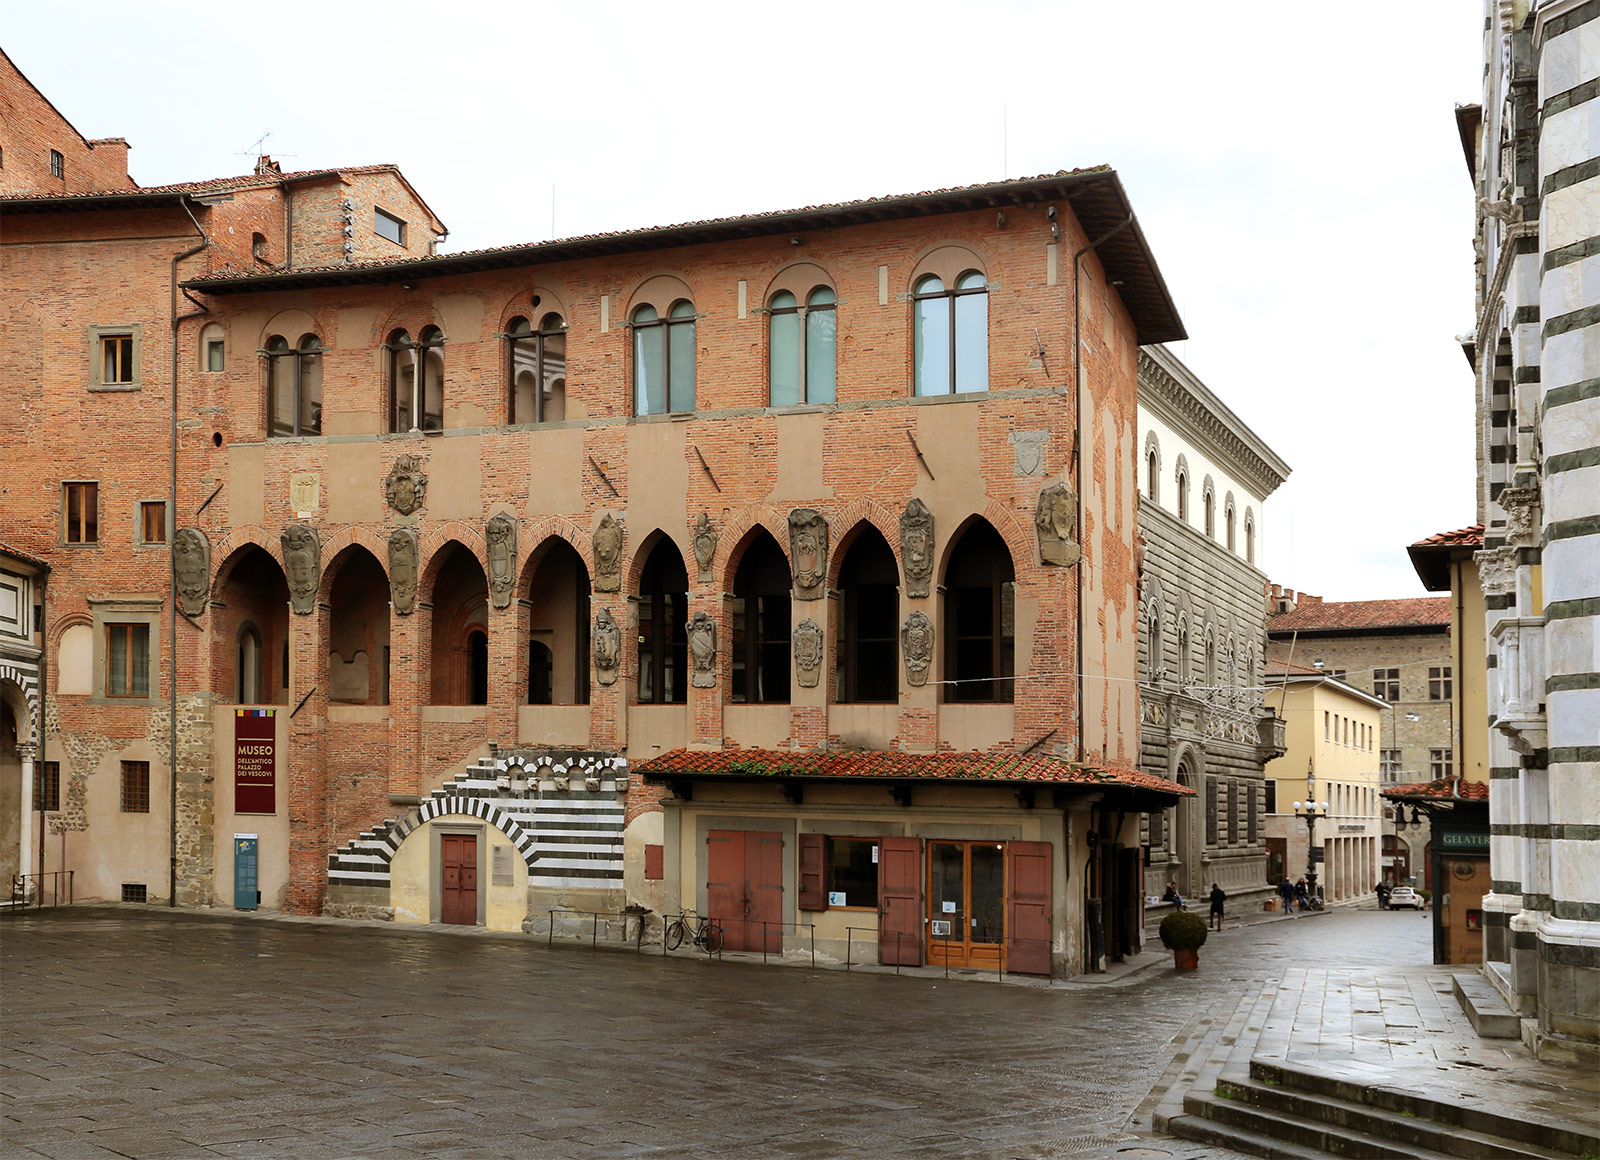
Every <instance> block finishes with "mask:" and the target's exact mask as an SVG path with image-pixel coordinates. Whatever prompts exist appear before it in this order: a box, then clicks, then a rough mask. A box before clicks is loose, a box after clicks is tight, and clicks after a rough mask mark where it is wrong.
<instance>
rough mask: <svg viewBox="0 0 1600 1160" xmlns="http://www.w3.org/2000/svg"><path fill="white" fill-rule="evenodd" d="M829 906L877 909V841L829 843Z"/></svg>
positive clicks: (848, 839) (861, 840) (858, 839)
mask: <svg viewBox="0 0 1600 1160" xmlns="http://www.w3.org/2000/svg"><path fill="white" fill-rule="evenodd" d="M828 904H829V905H830V906H849V907H861V908H863V909H872V910H876V909H877V907H878V842H877V839H876V838H829V839H828Z"/></svg>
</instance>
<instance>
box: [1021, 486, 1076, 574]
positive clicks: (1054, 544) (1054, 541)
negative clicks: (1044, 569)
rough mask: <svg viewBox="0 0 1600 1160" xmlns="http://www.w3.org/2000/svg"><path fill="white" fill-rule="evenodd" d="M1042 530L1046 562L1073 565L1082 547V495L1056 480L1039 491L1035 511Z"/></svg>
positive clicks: (1035, 521) (1036, 524)
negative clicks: (1079, 523)
mask: <svg viewBox="0 0 1600 1160" xmlns="http://www.w3.org/2000/svg"><path fill="white" fill-rule="evenodd" d="M1033 525H1034V528H1035V529H1036V530H1037V531H1038V533H1039V559H1040V560H1041V561H1043V562H1044V563H1046V564H1060V565H1072V564H1076V563H1077V562H1078V557H1079V555H1080V554H1081V553H1080V551H1079V548H1078V543H1077V538H1078V494H1077V492H1075V491H1073V490H1072V489H1071V488H1070V487H1068V486H1067V485H1066V484H1064V483H1053V484H1051V485H1050V486H1049V487H1047V488H1045V489H1044V490H1043V491H1041V492H1040V493H1039V506H1038V507H1037V508H1036V509H1035V510H1034V513H1033Z"/></svg>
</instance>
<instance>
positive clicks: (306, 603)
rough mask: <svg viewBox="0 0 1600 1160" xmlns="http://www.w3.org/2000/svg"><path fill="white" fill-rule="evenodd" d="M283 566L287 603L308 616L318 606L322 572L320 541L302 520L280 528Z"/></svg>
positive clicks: (299, 612)
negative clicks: (287, 582)
mask: <svg viewBox="0 0 1600 1160" xmlns="http://www.w3.org/2000/svg"><path fill="white" fill-rule="evenodd" d="M281 540H282V544H283V563H284V570H285V571H286V572H288V574H289V607H290V608H291V609H293V610H294V611H295V612H296V613H298V614H299V615H301V616H310V615H311V613H312V612H313V611H315V610H316V607H317V581H318V580H319V579H320V578H321V576H322V544H321V543H320V542H318V540H317V533H316V532H314V531H312V530H311V529H310V528H308V527H307V526H306V525H305V524H290V525H289V526H288V527H286V528H284V529H283V535H282V537H281Z"/></svg>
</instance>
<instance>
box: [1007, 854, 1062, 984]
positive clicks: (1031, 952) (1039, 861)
mask: <svg viewBox="0 0 1600 1160" xmlns="http://www.w3.org/2000/svg"><path fill="white" fill-rule="evenodd" d="M1006 879H1007V885H1008V890H1007V892H1006V970H1008V971H1014V972H1016V973H1017V974H1021V975H1048V974H1049V973H1050V893H1051V885H1052V876H1051V864H1050V843H1049V842H1007V843H1006Z"/></svg>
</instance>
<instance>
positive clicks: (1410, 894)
mask: <svg viewBox="0 0 1600 1160" xmlns="http://www.w3.org/2000/svg"><path fill="white" fill-rule="evenodd" d="M1401 907H1405V908H1407V909H1409V910H1421V909H1422V895H1420V894H1418V893H1417V892H1416V891H1415V890H1413V889H1412V888H1411V887H1409V886H1396V887H1395V888H1394V889H1393V890H1391V891H1389V909H1390V910H1399V909H1400V908H1401Z"/></svg>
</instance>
